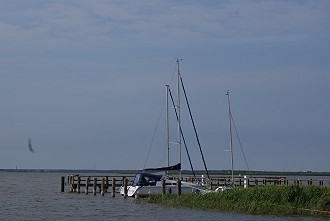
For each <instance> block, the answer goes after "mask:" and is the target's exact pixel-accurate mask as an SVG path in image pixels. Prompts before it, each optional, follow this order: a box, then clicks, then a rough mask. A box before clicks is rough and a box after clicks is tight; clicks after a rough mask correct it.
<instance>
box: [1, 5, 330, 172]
mask: <svg viewBox="0 0 330 221" xmlns="http://www.w3.org/2000/svg"><path fill="white" fill-rule="evenodd" d="M329 21H330V2H329V1H327V0H325V1H322V0H319V1H314V0H311V1H171V0H168V1H154V0H152V1H151V0H141V1H133V0H131V1H129V0H128V1H125V0H120V1H107V0H95V1H89V0H85V1H84V0H56V1H55V0H47V1H45V0H29V1H27V0H14V1H13V0H0V101H1V103H0V151H1V154H0V168H15V167H16V166H17V167H18V168H51V169H56V168H58V169H61V168H63V169H142V168H143V167H144V165H145V162H147V163H146V166H148V167H155V166H165V165H166V162H167V160H166V142H165V141H166V133H165V129H164V128H165V126H164V124H165V116H164V112H162V111H161V110H162V106H163V104H164V99H165V85H166V84H170V83H171V89H172V91H173V92H175V79H173V80H171V79H172V76H173V74H175V72H176V71H175V69H176V68H177V66H176V59H177V58H182V59H183V60H182V61H181V63H180V71H181V74H182V77H183V81H184V83H185V87H186V90H187V94H188V98H189V101H190V105H191V108H192V113H193V116H194V120H195V124H196V126H197V131H198V134H199V139H200V143H201V146H202V148H203V152H204V155H205V160H206V164H207V166H208V168H209V169H220V170H222V169H229V168H230V164H229V154H228V152H226V151H225V150H226V149H228V145H229V144H228V139H229V138H228V134H229V133H228V112H227V97H226V96H225V93H226V90H230V98H231V105H232V106H231V108H232V114H233V117H234V120H235V124H236V127H237V130H238V134H239V137H240V140H241V142H242V145H243V149H244V152H245V155H246V158H247V161H248V164H249V167H250V169H252V170H278V171H309V170H311V171H329V168H330V163H329V162H330V161H329V156H330V117H329V113H330V102H329V101H330V23H329ZM174 95H175V93H174ZM181 101H182V102H181V105H182V108H181V115H182V128H183V131H184V133H185V136H186V137H185V138H186V140H187V141H188V142H187V143H188V148H189V152H190V155H191V158H192V160H193V165H194V168H195V169H203V166H202V165H203V164H202V161H201V157H200V155H199V150H198V146H197V144H196V143H195V142H194V141H195V138H194V136H193V135H194V134H193V133H192V129H191V127H190V122H189V121H188V119H189V118H188V116H189V115H188V113H187V111H186V108H185V107H184V100H183V99H182V100H181ZM171 111H173V108H171ZM172 118H173V117H172ZM158 121H159V123H157V122H158ZM172 121H173V120H172ZM157 125H158V126H157ZM170 130H171V141H173V142H174V141H176V137H175V130H176V125H175V122H171V124H170ZM234 134H235V133H234ZM29 138H31V139H32V147H33V149H34V153H32V152H30V151H29V148H28V139H29ZM233 140H234V145H233V150H234V151H233V152H234V157H235V162H234V166H235V168H236V169H246V166H245V163H244V159H243V157H242V153H241V149H240V146H239V144H238V142H237V137H235V136H234V137H233ZM150 147H151V148H150ZM149 148H150V153H149V154H148V152H149ZM177 148H178V147H177V145H173V144H172V145H171V161H172V163H173V164H174V163H177V160H178V157H177V155H178V154H177V153H178V150H177ZM182 154H183V157H182V158H183V162H182V163H183V168H184V169H189V168H190V166H189V164H188V161H187V157H186V154H185V151H184V149H183V150H182ZM147 156H149V157H148V159H147ZM146 159H147V160H146Z"/></svg>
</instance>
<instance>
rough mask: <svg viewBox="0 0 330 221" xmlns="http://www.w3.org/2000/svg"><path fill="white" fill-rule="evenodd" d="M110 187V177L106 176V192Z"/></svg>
mask: <svg viewBox="0 0 330 221" xmlns="http://www.w3.org/2000/svg"><path fill="white" fill-rule="evenodd" d="M108 187H109V177H108V176H106V177H105V190H104V192H108Z"/></svg>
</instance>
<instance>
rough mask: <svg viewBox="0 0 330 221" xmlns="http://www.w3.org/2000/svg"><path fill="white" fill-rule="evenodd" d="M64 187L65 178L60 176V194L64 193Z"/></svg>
mask: <svg viewBox="0 0 330 221" xmlns="http://www.w3.org/2000/svg"><path fill="white" fill-rule="evenodd" d="M64 185H65V177H64V176H62V177H61V192H62V193H63V192H64Z"/></svg>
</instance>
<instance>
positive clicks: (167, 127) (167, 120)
mask: <svg viewBox="0 0 330 221" xmlns="http://www.w3.org/2000/svg"><path fill="white" fill-rule="evenodd" d="M165 86H166V143H167V166H168V167H169V166H170V129H169V119H168V92H169V85H168V84H167V85H165Z"/></svg>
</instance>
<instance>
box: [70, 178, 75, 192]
mask: <svg viewBox="0 0 330 221" xmlns="http://www.w3.org/2000/svg"><path fill="white" fill-rule="evenodd" d="M70 192H72V193H73V192H74V175H70Z"/></svg>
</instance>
